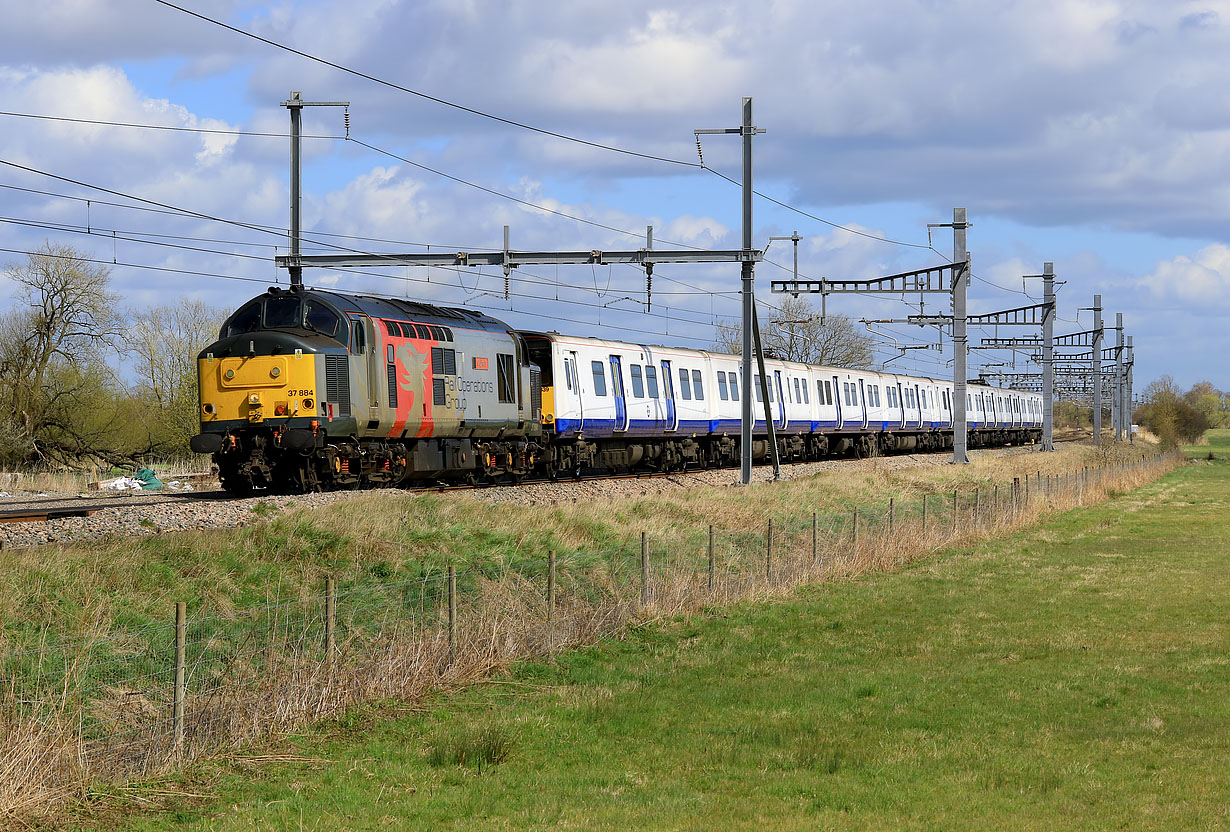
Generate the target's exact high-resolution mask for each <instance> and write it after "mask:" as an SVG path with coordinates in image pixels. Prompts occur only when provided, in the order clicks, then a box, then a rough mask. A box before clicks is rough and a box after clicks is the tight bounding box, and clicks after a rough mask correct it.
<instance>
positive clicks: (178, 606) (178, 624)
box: [171, 601, 188, 754]
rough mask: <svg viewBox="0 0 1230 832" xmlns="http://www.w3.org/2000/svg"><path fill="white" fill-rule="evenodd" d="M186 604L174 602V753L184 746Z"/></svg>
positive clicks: (186, 650)
mask: <svg viewBox="0 0 1230 832" xmlns="http://www.w3.org/2000/svg"><path fill="white" fill-rule="evenodd" d="M187 659H188V605H187V604H185V603H184V602H183V601H177V602H175V693H174V705H173V710H172V713H171V725H172V728H173V731H174V736H175V753H176V754H178V753H180V752H181V751H183V747H184V698H185V694H186V693H187V691H186V690H185V687H186V685H185V679H186V677H187V664H188V661H187Z"/></svg>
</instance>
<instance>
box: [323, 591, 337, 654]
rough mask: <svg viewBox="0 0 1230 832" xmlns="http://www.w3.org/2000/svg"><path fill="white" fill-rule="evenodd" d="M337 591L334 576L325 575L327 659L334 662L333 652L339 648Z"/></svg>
mask: <svg viewBox="0 0 1230 832" xmlns="http://www.w3.org/2000/svg"><path fill="white" fill-rule="evenodd" d="M336 627H337V592H336V591H335V589H334V585H333V576H332V575H329V576H326V577H325V661H327V662H329V663H330V664H332V663H333V654H334V653H335V652H336V650H337V630H336Z"/></svg>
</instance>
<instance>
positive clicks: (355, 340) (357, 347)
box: [265, 313, 367, 355]
mask: <svg viewBox="0 0 1230 832" xmlns="http://www.w3.org/2000/svg"><path fill="white" fill-rule="evenodd" d="M268 318H269V316H268V313H266V315H265V319H266V320H268ZM353 323H354V326H352V327H351V338H350V352H351V354H353V355H362V354H363V351H364V350H366V349H367V335H366V333H365V332H364V331H363V322H362V321H360V320H359V319H358V318H355V319H354V321H353Z"/></svg>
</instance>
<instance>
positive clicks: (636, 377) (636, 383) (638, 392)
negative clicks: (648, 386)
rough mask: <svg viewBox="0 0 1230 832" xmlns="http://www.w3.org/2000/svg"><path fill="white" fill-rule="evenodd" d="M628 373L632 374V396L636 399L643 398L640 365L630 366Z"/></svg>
mask: <svg viewBox="0 0 1230 832" xmlns="http://www.w3.org/2000/svg"><path fill="white" fill-rule="evenodd" d="M628 371H629V372H630V373H631V374H632V395H633V396H635V397H636V398H638V399H643V398H645V381H644V379H642V378H641V365H640V364H632V365H630V366H629V368H628Z"/></svg>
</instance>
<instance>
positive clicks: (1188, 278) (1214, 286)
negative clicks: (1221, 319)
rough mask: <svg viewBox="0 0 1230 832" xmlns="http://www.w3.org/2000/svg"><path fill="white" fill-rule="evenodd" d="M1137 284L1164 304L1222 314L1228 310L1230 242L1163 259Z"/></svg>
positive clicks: (1229, 297) (1229, 294)
mask: <svg viewBox="0 0 1230 832" xmlns="http://www.w3.org/2000/svg"><path fill="white" fill-rule="evenodd" d="M1136 285H1137V287H1138V288H1139V289H1140V290H1141V291H1144V292H1147V293H1148V294H1149V295H1151V296H1152V297H1153V298H1155V299H1156V300H1157V301H1158V302H1159V303H1161V304H1164V305H1166V306H1174V305H1182V306H1183V307H1185V308H1189V309H1191V310H1193V311H1199V312H1201V313H1203V314H1215V315H1218V316H1221V315H1224V314H1225V312H1226V311H1227V310H1230V246H1226V245H1224V244H1222V243H1216V244H1214V245H1210V246H1205V247H1204V248H1202V249H1200V250H1199V251H1197V252H1196V253H1195V254H1193V255H1190V256H1188V255H1179V256H1178V257H1174V258H1172V259H1170V260H1165V261H1162V262H1160V263H1158V264H1157V265H1156V266H1154V269H1153V271H1152V272H1151V273H1150V274H1148V275H1146V276H1145V277H1143V278H1141V279H1140V280H1138V281H1137V283H1136Z"/></svg>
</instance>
